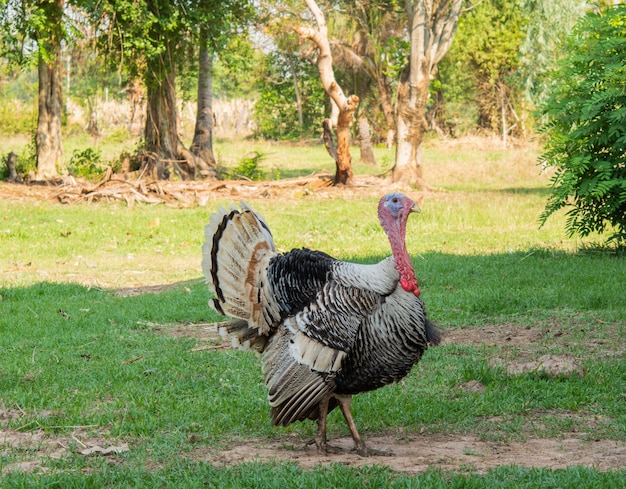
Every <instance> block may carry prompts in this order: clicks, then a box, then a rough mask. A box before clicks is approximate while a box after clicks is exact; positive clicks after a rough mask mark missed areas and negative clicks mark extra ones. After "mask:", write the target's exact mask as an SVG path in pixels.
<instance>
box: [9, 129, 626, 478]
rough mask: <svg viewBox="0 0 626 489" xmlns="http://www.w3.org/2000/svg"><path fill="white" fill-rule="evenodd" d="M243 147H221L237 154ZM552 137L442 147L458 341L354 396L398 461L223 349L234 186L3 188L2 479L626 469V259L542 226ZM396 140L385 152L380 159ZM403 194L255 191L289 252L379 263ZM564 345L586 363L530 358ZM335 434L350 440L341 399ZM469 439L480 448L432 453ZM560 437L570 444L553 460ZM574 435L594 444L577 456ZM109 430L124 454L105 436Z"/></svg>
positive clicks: (434, 258)
mask: <svg viewBox="0 0 626 489" xmlns="http://www.w3.org/2000/svg"><path fill="white" fill-rule="evenodd" d="M220 145H223V146H220ZM245 149H246V151H247V150H250V151H252V150H258V151H261V152H263V153H264V154H266V155H267V157H266V159H265V161H264V162H263V165H264V168H265V169H266V170H267V171H268V172H274V174H276V173H277V170H276V169H280V174H281V176H296V175H305V174H309V173H311V172H314V171H317V170H319V169H320V168H321V169H331V168H332V165H331V166H328V165H327V157H326V159H325V157H324V154H323V148H319V147H314V148H310V147H305V148H302V147H283V146H279V145H269V144H266V143H246V144H245ZM238 151H239V152H241V151H242V147H241V145H240V146H238V149H237V147H233V146H231V145H228V144H227V143H226V142H220V143H219V144H218V148H217V152H218V154H221V155H222V158H223V159H224V161H230V162H233V165H234V164H235V163H236V155H237V152H238ZM355 154H356V153H355ZM536 154H537V150H536V148H534V147H532V146H531V147H522V148H513V149H507V150H501V149H498V147H497V146H495V145H493V144H492V143H490V142H485V141H483V140H478V139H476V140H470V139H468V140H463V141H458V142H446V143H442V142H430V143H429V144H428V146H427V147H426V150H425V153H424V157H425V164H426V176H427V179H428V181H429V182H430V183H431V184H432V185H434V186H436V187H438V188H440V189H441V191H438V192H431V193H428V194H426V195H420V194H418V193H415V197H416V198H418V199H419V200H420V203H421V207H422V212H421V214H419V215H417V216H415V217H414V218H412V220H411V221H410V222H409V227H408V231H407V235H408V248H409V252H410V253H411V254H412V256H413V258H414V263H415V267H416V270H417V275H418V278H419V280H420V284H421V289H422V291H423V297H424V300H425V302H426V304H427V307H428V311H429V314H430V316H431V317H432V318H433V319H435V320H436V321H437V322H438V323H439V324H440V325H441V326H442V328H443V329H444V330H445V331H446V334H447V336H448V339H447V340H446V342H445V343H444V345H443V346H440V347H438V348H434V349H432V350H429V351H428V352H427V354H426V355H425V357H424V359H423V361H422V362H421V363H420V364H419V365H418V366H417V367H416V368H415V369H414V370H413V372H411V374H410V375H409V376H408V378H407V379H406V380H405V381H403V382H402V383H400V384H396V385H393V386H389V387H386V388H384V389H381V390H379V391H376V392H372V393H368V394H363V395H360V396H356V398H355V401H354V410H355V416H356V420H357V423H358V425H359V427H360V429H361V431H362V433H363V434H364V436H365V437H366V439H374V440H382V439H383V438H385V437H387V438H389V439H391V440H392V442H393V443H392V445H393V446H394V447H397V448H398V450H399V452H400V453H399V456H398V457H397V459H396V463H394V460H393V459H394V457H390V458H389V459H391V460H389V459H388V458H387V457H385V458H375V459H372V460H365V461H354V460H353V459H352V458H348V459H346V458H337V459H334V460H333V459H332V458H331V459H330V460H328V459H323V458H319V457H316V456H315V455H314V451H312V450H311V449H310V447H309V449H307V450H304V449H303V447H304V445H305V444H306V442H307V441H308V440H309V439H310V438H312V436H313V434H314V432H315V424H314V423H311V422H309V423H301V424H297V425H292V426H290V427H288V428H273V427H271V426H270V422H269V416H268V411H269V409H268V407H267V403H266V392H265V389H264V386H263V385H262V382H261V370H260V362H259V360H258V358H256V357H255V356H254V355H252V354H247V353H245V352H237V351H232V350H224V349H221V348H218V345H217V344H216V342H215V341H214V338H213V337H212V336H211V335H210V334H209V333H208V332H207V330H206V327H207V325H208V323H211V322H213V321H215V320H217V319H219V318H218V317H217V316H216V315H215V314H214V313H213V312H212V311H210V310H209V308H208V307H207V305H206V303H207V300H208V298H209V297H208V292H207V291H206V287H205V286H204V284H203V282H202V280H201V270H200V246H201V243H202V239H203V226H204V224H205V223H206V222H207V220H208V217H209V215H210V213H211V211H212V210H213V209H214V208H215V206H217V205H218V204H219V203H225V202H227V201H228V200H230V199H229V198H228V197H227V196H224V195H219V196H216V200H215V201H211V202H210V204H209V205H208V206H207V207H197V208H180V209H178V208H173V207H166V206H162V205H160V206H141V205H138V206H135V207H133V208H128V207H125V206H123V205H121V204H92V205H86V204H79V205H74V206H62V205H59V204H55V203H50V202H45V201H41V200H36V199H31V198H28V199H19V200H17V199H12V200H6V199H5V200H0V219H1V220H0V249H1V250H2V253H0V271H1V273H2V275H1V280H2V281H1V283H0V310H1V311H2V314H1V315H0V358H1V359H2V361H1V362H0V473H1V477H2V478H1V479H0V486H1V487H3V488H4V487H9V488H12V487H64V488H65V487H146V488H148V487H176V488H178V487H182V488H187V487H189V488H191V487H220V488H222V487H311V488H313V487H363V486H368V485H369V486H370V487H481V488H482V487H516V488H517V487H555V488H556V487H621V486H623V485H624V484H625V483H626V471H625V470H624V467H625V466H626V456H625V454H626V449H625V448H624V447H625V444H626V409H624V402H625V398H624V396H625V394H626V363H625V361H624V344H625V340H624V338H625V334H626V331H625V328H624V325H625V324H626V300H625V292H626V261H625V260H624V256H623V254H620V253H618V252H615V251H614V250H610V249H606V248H602V247H600V246H598V244H599V243H601V237H598V236H592V237H590V238H589V239H586V240H584V241H582V240H580V239H577V238H568V237H566V236H565V234H564V231H563V222H564V218H563V216H562V215H557V216H555V217H554V218H552V219H551V220H550V221H548V223H547V224H546V226H544V227H543V228H541V229H539V228H538V216H539V214H540V212H541V210H542V208H543V204H544V202H545V199H546V197H547V190H546V185H547V182H548V181H549V174H546V173H541V172H540V169H539V168H538V167H537V166H536V164H535V161H536ZM386 155H387V150H385V149H379V150H378V154H377V156H378V157H379V162H383V163H384V161H385V157H386ZM324 161H325V162H324ZM383 166H384V165H383ZM356 169H357V173H359V174H373V173H377V172H380V171H382V170H383V168H382V167H381V165H379V166H377V167H361V166H359V165H357V168H356ZM1 185H2V184H0V186H1ZM1 191H2V189H1V188H0V192H1ZM382 191H383V190H382V189H377V188H372V189H370V190H366V191H362V190H361V191H358V192H355V191H350V190H347V191H336V190H331V191H328V190H326V189H322V190H319V191H315V190H311V191H307V192H302V191H300V190H298V191H296V190H294V191H284V193H283V194H282V195H280V196H278V197H276V198H274V199H271V200H270V199H263V198H260V197H259V198H256V199H249V200H251V203H252V204H253V205H254V206H255V207H256V208H257V209H258V210H259V211H260V212H261V213H262V214H263V215H264V216H265V217H266V219H267V221H268V223H269V225H270V227H271V228H272V231H273V234H274V236H275V239H276V241H277V245H278V246H279V248H281V249H283V250H287V249H290V248H292V247H299V246H307V247H311V248H316V249H321V250H324V251H326V252H328V253H330V254H332V255H334V256H336V257H338V258H342V259H346V260H353V261H358V262H362V263H368V262H374V261H377V260H379V259H381V258H382V257H384V256H386V255H387V254H388V253H389V245H388V243H387V242H386V240H385V238H384V234H383V232H382V230H381V229H380V227H379V225H378V223H377V219H376V215H375V204H376V201H377V199H378V197H379V194H380V193H382ZM232 200H238V197H237V196H236V195H235V196H233V197H232ZM546 355H549V356H550V357H551V358H554V359H560V360H561V361H564V362H565V363H567V362H570V363H572V364H573V366H574V367H573V369H572V370H562V371H559V372H557V373H556V374H554V373H546V372H544V371H542V370H540V369H539V368H535V369H534V370H533V369H532V368H531V369H524V368H520V369H519V370H518V371H516V370H515V369H514V368H513V367H520V366H524V365H532V362H536V361H537V360H538V359H541V358H545V356H546ZM472 386H473V387H472ZM329 435H330V437H331V438H345V437H346V436H348V431H347V429H346V427H345V425H344V423H343V422H342V420H341V416H340V415H339V413H335V412H333V413H332V415H331V416H330V419H329ZM413 441H415V442H416V443H418V444H421V445H420V447H419V450H420V452H419V453H420V454H423V457H424V460H425V462H423V465H425V468H424V469H423V470H418V469H417V468H415V467H416V464H417V465H419V464H418V462H417V461H416V460H417V459H415V460H414V461H413V467H411V466H408V467H404V466H403V467H401V466H400V464H398V463H397V460H400V459H402V460H405V459H406V460H408V461H407V464H410V463H411V462H410V461H411V458H410V457H408V458H406V457H405V458H402V456H401V452H402V450H403V449H402V447H403V446H412V445H411V443H413ZM444 442H445V443H444ZM452 442H455V443H460V444H461V446H462V447H464V448H462V449H461V450H460V454H458V456H457V458H458V459H459V460H460V459H462V460H466V462H464V463H458V464H457V463H451V462H446V457H445V456H439V455H437V456H436V457H435V456H433V457H430V458H429V456H428V453H429V452H432V453H435V451H436V450H438V449H441V448H442V446H443V445H445V444H449V443H452ZM540 442H541V443H544V444H546V443H552V444H553V445H554V446H555V447H556V448H555V450H556V452H555V453H556V455H555V456H560V457H561V459H560V460H562V461H561V462H560V463H558V464H557V463H554V462H549V461H546V462H545V463H544V462H533V461H532V460H531V457H530V455H531V452H532V450H533V449H532V447H533V446H535V445H534V444H536V443H540ZM572 444H574V445H575V446H576V447H578V448H580V450H578V449H577V450H578V451H575V453H574V450H573V449H572V450H573V451H572V453H571V459H570V460H571V463H567V461H568V455H569V454H568V450H569V449H570V448H569V447H573V446H574V445H572ZM94 446H97V447H101V448H107V447H108V448H112V449H113V453H110V454H108V455H103V454H100V455H98V454H97V453H96V454H92V455H88V454H86V453H84V451H85V450H87V449H89V448H93V447H94ZM241 446H243V447H244V448H245V451H244V452H243V455H242V454H241V453H240V454H239V455H236V453H235V452H234V451H233V450H234V448H236V447H241ZM268 446H269V447H270V448H271V450H270V456H267V455H263V456H262V455H259V454H262V453H265V452H262V451H260V450H262V449H264V448H267V447H268ZM446 446H447V445H446ZM489 447H491V448H489ZM493 447H497V449H498V450H499V451H500V452H506V451H507V450H514V449H515V447H520V452H519V453H520V457H519V458H517V459H514V460H515V461H514V462H510V461H506V460H509V459H506V460H505V461H504V462H502V461H500V462H498V460H501V459H498V458H497V457H495V456H492V455H490V453H491V452H489V450H491V449H492V448H493ZM559 447H560V448H559ZM415 450H418V448H416V449H415ZM116 451H117V452H119V453H116ZM559 451H560V455H559ZM579 452H580V453H583V452H588V453H587V455H588V456H591V455H593V454H594V453H595V454H596V456H597V457H598V458H597V459H594V458H591V459H590V458H584V457H583V456H582V455H581V458H576V457H577V454H578V453H579ZM233 453H235V455H232V454H233ZM237 453H239V452H237ZM411 453H413V452H411ZM494 453H495V452H494ZM228 454H231V455H228ZM420 456H422V455H420ZM524 457H527V458H524ZM274 459H275V460H274ZM603 459H604V460H605V464H604V465H603V462H602V460H603ZM303 460H304V461H303ZM306 460H312V461H313V462H315V463H312V464H310V465H306V463H305V462H306ZM455 460H456V459H455ZM318 462H319V463H318ZM333 462H335V463H333ZM488 462H489V463H488ZM491 462H493V463H491ZM607 464H608V465H607ZM427 467H430V468H428V469H427Z"/></svg>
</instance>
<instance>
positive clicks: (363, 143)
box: [358, 117, 376, 165]
mask: <svg viewBox="0 0 626 489" xmlns="http://www.w3.org/2000/svg"><path fill="white" fill-rule="evenodd" d="M358 123H359V140H360V147H361V162H362V163H365V164H366V165H375V164H376V158H375V157H374V151H373V150H372V140H371V138H370V125H369V123H368V122H367V118H366V117H359V121H358Z"/></svg>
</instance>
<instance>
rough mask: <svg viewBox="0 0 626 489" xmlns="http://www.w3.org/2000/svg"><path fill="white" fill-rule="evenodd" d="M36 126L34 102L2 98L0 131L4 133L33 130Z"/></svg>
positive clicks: (20, 132)
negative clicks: (28, 102)
mask: <svg viewBox="0 0 626 489" xmlns="http://www.w3.org/2000/svg"><path fill="white" fill-rule="evenodd" d="M36 126H37V111H36V105H35V104H32V103H31V104H27V103H24V102H21V101H19V100H3V101H2V103H0V133H1V134H4V135H7V136H9V135H14V134H25V133H30V132H34V130H35V127H36Z"/></svg>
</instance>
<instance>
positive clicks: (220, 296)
mask: <svg viewBox="0 0 626 489" xmlns="http://www.w3.org/2000/svg"><path fill="white" fill-rule="evenodd" d="M275 250H276V248H275V245H274V240H273V238H272V234H271V232H270V230H269V227H268V226H267V224H266V223H265V221H264V220H263V218H262V217H261V216H260V215H259V214H257V213H256V212H254V211H253V210H252V209H251V208H250V207H249V206H248V205H247V204H246V203H244V202H242V203H241V210H239V209H237V208H236V207H235V206H234V205H231V206H230V207H229V208H228V209H224V208H222V207H220V209H219V210H218V211H217V212H216V213H215V214H212V215H211V219H210V221H209V224H208V225H207V226H206V227H205V243H204V245H203V246H202V271H203V272H204V276H205V278H206V280H207V283H208V286H209V291H211V292H212V293H213V294H215V298H213V299H211V300H210V301H209V304H210V305H211V306H212V307H213V308H214V309H215V310H216V311H217V312H218V313H220V314H222V315H225V316H231V317H234V318H238V319H242V320H244V321H245V322H246V324H247V326H246V328H248V329H249V330H251V331H248V332H246V333H245V336H247V339H248V340H249V339H250V335H251V334H252V330H255V329H256V330H258V331H257V334H267V333H268V332H269V325H268V317H267V315H268V310H270V311H271V309H268V308H267V307H264V306H265V304H264V303H265V302H267V301H266V299H267V298H266V297H264V295H263V293H264V292H265V291H262V290H260V289H261V288H262V287H261V282H260V281H261V275H262V274H263V273H264V272H265V269H266V268H267V264H268V262H269V259H270V258H271V257H272V256H274V255H275V253H276V251H275ZM239 329H241V328H239ZM235 336H239V335H235ZM243 341H246V339H244V340H243Z"/></svg>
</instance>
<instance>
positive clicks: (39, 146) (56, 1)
mask: <svg viewBox="0 0 626 489" xmlns="http://www.w3.org/2000/svg"><path fill="white" fill-rule="evenodd" d="M65 8H66V4H65V1H64V0H50V1H48V0H21V1H20V0H15V1H8V2H5V3H3V5H2V10H1V11H0V25H1V26H2V31H3V35H2V37H1V38H0V43H1V45H2V46H1V48H2V51H4V52H7V53H8V54H9V57H10V59H12V60H13V61H15V62H18V63H20V64H26V63H28V62H29V61H30V59H32V58H33V57H34V58H35V59H36V61H37V72H38V77H39V98H38V114H37V129H36V132H35V145H36V151H37V172H36V175H35V178H36V179H37V180H49V179H51V178H54V177H56V176H57V175H58V171H57V166H58V165H60V164H61V163H62V156H63V145H62V140H61V125H62V115H63V101H62V93H63V88H62V87H63V84H62V71H61V43H62V42H63V41H64V40H65V39H67V38H68V36H67V33H66V30H65V21H66V19H65V16H64V9H65ZM33 43H34V46H35V49H34V50H32V46H33Z"/></svg>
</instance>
